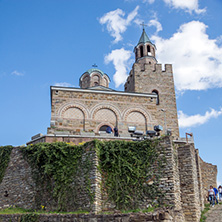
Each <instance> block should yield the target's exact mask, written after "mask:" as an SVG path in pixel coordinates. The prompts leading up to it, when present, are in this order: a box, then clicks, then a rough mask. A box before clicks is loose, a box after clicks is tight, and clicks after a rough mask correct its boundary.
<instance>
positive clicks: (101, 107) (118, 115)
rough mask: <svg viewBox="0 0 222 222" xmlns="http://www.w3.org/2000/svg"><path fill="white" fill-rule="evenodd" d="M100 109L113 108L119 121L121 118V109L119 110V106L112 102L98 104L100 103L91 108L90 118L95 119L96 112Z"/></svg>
mask: <svg viewBox="0 0 222 222" xmlns="http://www.w3.org/2000/svg"><path fill="white" fill-rule="evenodd" d="M100 109H110V110H112V111H113V112H114V113H115V115H116V118H117V121H118V120H120V119H121V112H120V110H119V109H118V108H117V107H115V106H113V105H110V104H98V105H96V106H94V107H93V108H92V109H91V112H90V113H91V115H90V118H91V119H94V117H95V113H96V112H97V111H98V110H100Z"/></svg>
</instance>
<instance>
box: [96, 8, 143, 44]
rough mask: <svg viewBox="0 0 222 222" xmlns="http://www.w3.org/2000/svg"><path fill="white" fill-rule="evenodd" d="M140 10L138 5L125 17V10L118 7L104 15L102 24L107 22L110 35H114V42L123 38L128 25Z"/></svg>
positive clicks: (101, 20) (101, 19) (100, 20)
mask: <svg viewBox="0 0 222 222" xmlns="http://www.w3.org/2000/svg"><path fill="white" fill-rule="evenodd" d="M138 10H139V6H137V7H136V8H135V9H134V10H133V11H132V12H131V13H129V15H128V16H127V18H123V17H124V16H125V12H124V11H122V10H121V9H116V10H114V11H110V12H108V13H106V14H105V15H103V16H102V17H101V18H100V19H99V22H100V24H102V25H104V24H106V28H107V30H108V32H109V33H110V35H111V36H112V37H114V38H115V39H114V43H117V42H119V41H120V40H122V35H121V34H122V33H124V32H125V31H126V29H127V26H129V25H130V24H131V22H132V21H133V19H134V18H135V17H136V15H137V13H138Z"/></svg>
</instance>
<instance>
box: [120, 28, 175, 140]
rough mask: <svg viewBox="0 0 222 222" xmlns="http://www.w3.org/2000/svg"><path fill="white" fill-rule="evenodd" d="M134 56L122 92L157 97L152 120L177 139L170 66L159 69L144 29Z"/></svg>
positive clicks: (153, 50) (153, 46)
mask: <svg viewBox="0 0 222 222" xmlns="http://www.w3.org/2000/svg"><path fill="white" fill-rule="evenodd" d="M143 26H144V24H143ZM134 53H135V62H134V64H133V67H132V69H131V71H130V73H129V76H128V78H127V81H126V83H125V85H124V87H125V91H126V92H135V93H145V94H146V93H152V94H154V95H157V101H156V118H157V119H158V122H159V124H160V125H162V126H165V127H164V128H167V129H170V130H171V131H172V135H174V137H179V127H178V118H177V107H176V96H175V88H174V79H173V70H172V65H171V64H165V65H164V68H162V64H158V62H157V59H156V46H155V45H154V44H153V43H152V42H151V41H150V39H149V37H148V36H147V34H146V32H145V29H144V27H143V32H142V35H141V37H140V39H139V42H138V44H137V45H136V46H135V48H134Z"/></svg>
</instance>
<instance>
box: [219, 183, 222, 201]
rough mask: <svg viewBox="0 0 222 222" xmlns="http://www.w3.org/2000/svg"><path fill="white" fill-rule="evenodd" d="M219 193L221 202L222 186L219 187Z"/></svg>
mask: <svg viewBox="0 0 222 222" xmlns="http://www.w3.org/2000/svg"><path fill="white" fill-rule="evenodd" d="M218 192H219V201H221V200H222V186H221V185H220V186H219V187H218Z"/></svg>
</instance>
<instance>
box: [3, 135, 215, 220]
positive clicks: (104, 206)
mask: <svg viewBox="0 0 222 222" xmlns="http://www.w3.org/2000/svg"><path fill="white" fill-rule="evenodd" d="M82 139H83V140H87V138H82ZM109 139H112V138H109ZM160 146H161V147H162V148H163V153H162V154H163V155H165V156H166V160H167V161H166V164H165V165H164V166H163V169H162V170H163V172H164V174H163V176H162V178H161V179H160V184H159V186H160V187H162V189H163V190H164V193H165V198H164V203H165V204H167V205H168V206H171V207H173V210H174V216H173V218H172V220H169V221H177V222H183V221H192V222H199V219H200V214H201V210H203V207H204V205H203V202H204V200H205V199H206V190H207V189H208V188H209V186H210V185H211V184H213V185H214V186H215V185H216V175H217V167H216V166H214V165H212V164H209V163H206V162H204V161H203V160H202V159H201V158H200V157H199V153H198V150H197V149H195V147H194V144H192V143H190V144H186V143H179V142H173V140H172V138H170V137H164V138H163V139H161V142H160ZM20 149H22V148H19V147H18V148H13V150H12V153H11V158H10V162H9V165H8V168H7V170H6V172H5V175H4V178H3V181H2V183H1V184H0V207H1V208H4V207H9V206H13V205H16V206H19V207H23V208H27V209H30V208H35V198H36V185H35V183H34V181H33V180H32V177H31V168H30V166H29V164H28V163H27V162H26V160H24V159H23V156H22V154H21V151H20ZM92 158H93V161H94V166H93V168H92V170H91V173H90V177H91V178H93V179H92V180H91V187H92V188H93V189H94V190H95V193H96V196H95V200H94V203H93V206H91V208H89V205H90V204H87V201H89V200H88V199H87V195H84V194H82V195H81V197H79V199H78V200H77V202H78V203H76V205H75V206H70V207H71V208H70V209H72V210H73V211H74V210H78V207H77V206H81V205H82V204H81V203H82V202H84V206H85V210H89V211H92V212H94V213H98V212H101V211H107V210H113V209H112V204H110V203H107V202H106V199H104V194H103V193H102V192H103V191H102V190H101V189H100V185H101V175H100V173H99V172H98V170H97V165H98V159H97V157H96V155H92ZM206 172H208V173H210V175H211V177H209V175H208V176H207V179H205V174H206ZM82 185H83V186H85V184H82ZM5 191H7V192H8V196H7V197H6V196H5V195H4V193H5ZM45 201H46V202H47V203H48V205H49V206H50V205H51V206H53V203H51V202H50V201H52V200H51V199H50V198H49V197H48V200H45ZM143 204H144V206H142V207H143V208H146V203H145V202H144V203H143ZM75 208H76V209H75ZM83 210H84V209H83Z"/></svg>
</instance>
